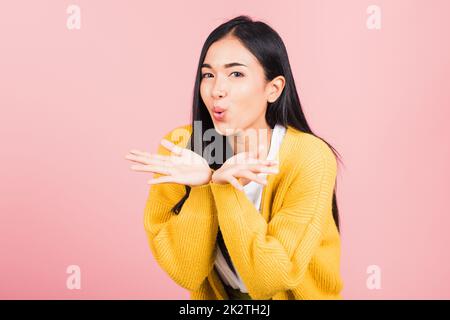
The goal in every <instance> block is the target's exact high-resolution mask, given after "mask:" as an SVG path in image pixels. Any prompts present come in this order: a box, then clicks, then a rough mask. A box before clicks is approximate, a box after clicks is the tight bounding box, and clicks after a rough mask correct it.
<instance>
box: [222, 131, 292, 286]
mask: <svg viewBox="0 0 450 320" xmlns="http://www.w3.org/2000/svg"><path fill="white" fill-rule="evenodd" d="M285 133H286V128H285V127H283V126H282V125H279V124H276V125H275V127H274V128H273V131H272V137H271V139H270V149H269V153H268V154H267V159H268V160H276V159H278V150H279V149H280V145H281V142H282V141H283V138H284V135H285ZM258 176H261V177H264V176H267V174H266V173H259V174H258ZM263 187H264V186H263V185H262V184H260V183H257V182H255V181H250V182H249V183H247V184H246V185H245V186H244V192H245V194H246V196H247V197H248V199H249V200H250V201H251V202H252V203H253V204H254V205H255V208H257V209H258V211H260V212H261V196H262V190H263ZM216 246H217V254H216V258H215V261H214V265H215V267H216V270H217V272H218V273H219V276H220V277H221V279H222V281H223V282H224V283H226V284H228V285H229V286H230V287H232V288H234V289H238V288H239V290H240V291H241V292H244V293H248V291H247V288H246V287H245V285H244V283H243V281H242V279H241V277H240V276H239V273H238V272H237V270H236V268H234V269H235V270H236V272H237V273H238V274H237V276H236V275H235V274H234V273H233V271H232V270H231V269H230V267H229V266H228V264H227V261H226V260H225V258H224V256H223V254H222V251H221V250H220V247H219V246H218V245H216ZM233 267H234V266H233Z"/></svg>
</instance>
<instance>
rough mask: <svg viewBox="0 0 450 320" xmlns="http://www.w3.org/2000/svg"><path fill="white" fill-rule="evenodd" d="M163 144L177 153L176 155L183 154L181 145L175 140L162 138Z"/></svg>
mask: <svg viewBox="0 0 450 320" xmlns="http://www.w3.org/2000/svg"><path fill="white" fill-rule="evenodd" d="M161 145H162V146H163V147H165V148H166V149H169V150H170V151H171V152H172V153H174V154H176V155H178V156H179V155H181V152H182V148H180V147H179V146H177V145H175V144H174V143H173V142H171V141H169V140H167V139H162V140H161Z"/></svg>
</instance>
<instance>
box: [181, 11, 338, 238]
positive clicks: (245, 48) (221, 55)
mask: <svg viewBox="0 0 450 320" xmlns="http://www.w3.org/2000/svg"><path fill="white" fill-rule="evenodd" d="M235 62H237V63H241V64H245V65H246V67H244V66H236V65H233V66H232V67H230V68H226V66H225V64H228V63H235ZM205 64H207V65H206V66H205ZM241 74H243V77H242V75H241ZM215 106H216V107H221V108H223V109H225V110H226V112H225V114H224V115H223V121H219V120H215V119H214V120H213V113H214V109H213V108H214V107H215ZM196 123H201V126H200V128H198V126H197V125H196ZM276 124H279V125H282V126H284V127H288V126H291V127H293V128H295V129H297V130H299V131H302V132H305V133H309V134H312V135H314V136H316V137H317V138H319V139H321V140H323V141H324V142H325V143H327V145H328V146H329V147H330V148H331V150H332V151H333V153H334V154H335V155H336V157H337V159H338V160H339V155H338V152H337V151H336V150H335V149H334V148H333V147H332V146H331V145H330V144H329V143H328V142H326V141H325V140H324V139H322V138H321V137H319V136H318V135H316V134H315V133H313V132H312V130H311V128H310V126H309V125H308V122H307V121H306V118H305V115H304V113H303V110H302V106H301V104H300V99H299V96H298V93H297V89H296V86H295V81H294V77H293V75H292V71H291V66H290V63H289V58H288V54H287V51H286V47H285V45H284V43H283V40H282V39H281V37H280V36H279V35H278V33H277V32H276V31H275V30H273V29H272V28H271V27H270V26H268V25H267V24H266V23H264V22H261V21H253V20H252V19H250V18H249V17H247V16H238V17H236V18H234V19H231V20H230V21H227V22H225V23H223V24H222V25H220V26H218V27H217V28H216V29H214V30H213V31H212V32H211V34H210V35H209V36H208V38H207V39H206V41H205V43H204V45H203V48H202V50H201V53H200V58H199V62H198V67H197V74H196V79H195V86H194V97H193V106H192V135H191V138H190V140H189V144H188V148H190V149H191V150H193V151H195V152H197V153H198V152H201V153H200V155H202V156H203V155H204V150H205V148H206V147H208V145H209V144H210V142H209V141H205V140H204V139H203V137H204V133H205V131H207V130H210V129H215V130H216V131H217V132H218V133H219V134H220V135H222V139H223V140H222V146H223V152H222V156H223V159H222V161H220V163H216V162H213V163H211V164H210V167H211V168H212V169H215V170H216V169H218V168H220V166H221V165H222V164H223V163H224V162H225V161H226V160H227V159H228V158H230V157H231V156H233V154H232V153H230V152H229V151H230V150H231V148H230V146H229V142H228V139H227V136H226V135H229V134H230V131H228V133H227V132H223V131H224V130H225V131H226V129H227V128H228V129H231V134H233V132H234V133H236V131H240V130H245V129H248V128H255V129H260V128H265V126H269V127H270V128H271V129H273V128H274V127H275V125H276ZM194 146H201V148H200V149H197V147H196V148H194ZM214 158H215V159H217V158H220V156H219V157H217V156H215V157H214ZM186 190H187V192H186V195H185V197H183V199H181V200H180V202H179V203H177V204H176V205H175V207H174V208H173V211H174V212H176V213H177V212H179V210H180V209H181V206H182V205H183V203H184V201H185V200H186V199H187V197H188V196H189V192H190V187H189V186H186ZM332 208H333V218H334V221H335V223H336V226H337V228H338V229H339V214H338V207H337V200H336V192H335V191H334V192H333V203H332Z"/></svg>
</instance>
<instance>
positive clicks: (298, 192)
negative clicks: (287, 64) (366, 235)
mask: <svg viewBox="0 0 450 320" xmlns="http://www.w3.org/2000/svg"><path fill="white" fill-rule="evenodd" d="M191 132H192V129H191V125H186V126H182V127H178V128H176V129H174V130H172V131H171V132H169V133H168V134H167V135H166V136H165V137H164V138H165V139H168V140H170V141H172V142H173V143H175V144H176V145H178V146H180V147H183V148H184V147H186V146H187V143H188V140H189V136H190V133H191ZM158 154H161V155H169V154H170V151H169V150H167V149H165V148H164V147H163V146H159V148H158ZM277 158H278V159H279V162H280V163H279V173H278V174H276V175H268V177H267V181H268V183H267V185H266V186H265V187H264V189H263V194H262V203H261V212H259V211H258V210H256V208H255V206H254V205H253V203H252V202H251V201H250V200H249V199H248V198H247V196H246V195H245V193H244V192H243V191H240V190H237V189H235V188H234V187H233V186H232V185H231V184H229V183H227V184H218V183H213V182H210V183H208V184H205V185H202V186H195V187H192V188H191V190H190V194H189V197H188V198H187V199H186V201H185V202H184V205H183V207H182V209H181V211H180V212H179V214H175V213H173V212H171V211H170V209H171V208H172V207H173V206H174V205H175V204H176V203H177V202H178V201H180V199H181V198H182V197H183V196H184V195H185V186H184V185H181V184H175V183H162V184H155V185H152V186H151V187H150V190H149V194H148V198H147V202H146V205H145V209H144V228H145V231H146V234H147V237H148V242H149V246H150V249H151V252H152V254H153V256H154V257H155V260H156V261H157V263H158V264H159V265H160V267H161V268H162V269H163V270H164V271H165V272H166V273H167V274H168V275H169V277H170V278H171V279H172V280H173V281H175V282H176V283H177V284H178V285H180V286H181V287H183V288H185V289H187V290H189V292H190V298H191V299H195V300H222V299H228V295H227V293H226V291H225V289H224V287H223V283H222V281H221V280H220V278H219V276H218V274H217V272H216V270H215V268H214V260H215V256H216V237H217V230H218V226H219V225H220V229H221V231H222V234H223V238H224V241H225V244H226V247H227V249H228V252H229V255H230V257H231V260H232V262H233V265H234V266H235V268H236V269H237V270H238V271H239V274H240V276H241V278H242V280H243V282H244V283H245V287H246V288H247V290H248V293H249V295H250V296H251V297H252V299H255V300H265V299H270V298H272V299H273V300H302V299H342V296H341V291H342V289H343V281H342V278H341V275H340V246H341V243H340V236H339V233H338V230H337V228H336V225H335V223H334V220H333V216H332V196H333V189H334V186H335V180H336V173H337V162H336V159H335V156H334V154H333V152H332V151H331V149H330V148H329V147H328V145H327V144H326V143H325V142H323V141H322V140H320V139H319V138H317V137H315V136H313V135H311V134H308V133H304V132H301V131H298V130H297V129H295V128H293V127H291V126H288V127H287V130H286V135H285V137H284V139H283V142H282V145H281V147H280V150H279V153H278V156H277ZM159 176H161V175H160V174H156V173H155V174H154V178H157V177H159Z"/></svg>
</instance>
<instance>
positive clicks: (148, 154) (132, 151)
mask: <svg viewBox="0 0 450 320" xmlns="http://www.w3.org/2000/svg"><path fill="white" fill-rule="evenodd" d="M130 153H131V154H135V155H138V156H146V157H150V156H151V154H150V153H148V152H145V151H140V150H137V149H131V150H130Z"/></svg>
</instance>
